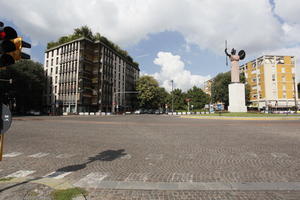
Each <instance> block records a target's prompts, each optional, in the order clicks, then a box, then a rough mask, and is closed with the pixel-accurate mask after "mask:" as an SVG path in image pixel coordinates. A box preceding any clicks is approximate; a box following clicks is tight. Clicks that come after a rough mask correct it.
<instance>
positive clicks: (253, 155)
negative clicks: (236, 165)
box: [245, 152, 258, 158]
mask: <svg viewBox="0 0 300 200" xmlns="http://www.w3.org/2000/svg"><path fill="white" fill-rule="evenodd" d="M245 155H246V157H253V158H258V155H257V154H256V153H253V152H247V153H245Z"/></svg>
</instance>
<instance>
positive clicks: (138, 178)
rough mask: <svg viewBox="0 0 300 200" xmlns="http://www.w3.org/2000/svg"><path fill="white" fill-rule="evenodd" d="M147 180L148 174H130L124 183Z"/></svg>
mask: <svg viewBox="0 0 300 200" xmlns="http://www.w3.org/2000/svg"><path fill="white" fill-rule="evenodd" d="M147 180H148V173H130V174H129V176H128V177H127V178H126V179H125V180H124V181H143V182H146V181H147Z"/></svg>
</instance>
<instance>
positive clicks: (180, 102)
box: [168, 88, 187, 111]
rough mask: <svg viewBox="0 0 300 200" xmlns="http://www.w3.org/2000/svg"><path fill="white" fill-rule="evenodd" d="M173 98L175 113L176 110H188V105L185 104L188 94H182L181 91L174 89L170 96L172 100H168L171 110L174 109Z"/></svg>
mask: <svg viewBox="0 0 300 200" xmlns="http://www.w3.org/2000/svg"><path fill="white" fill-rule="evenodd" d="M172 97H173V102H174V111H176V110H186V108H187V105H186V102H185V98H186V93H184V92H182V90H181V89H178V88H176V89H174V90H173V92H171V94H170V97H169V98H170V99H169V100H168V102H169V105H170V109H172Z"/></svg>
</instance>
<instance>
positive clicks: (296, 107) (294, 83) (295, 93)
mask: <svg viewBox="0 0 300 200" xmlns="http://www.w3.org/2000/svg"><path fill="white" fill-rule="evenodd" d="M293 85H294V100H295V110H296V113H297V111H298V103H297V92H296V89H297V88H296V81H295V76H293Z"/></svg>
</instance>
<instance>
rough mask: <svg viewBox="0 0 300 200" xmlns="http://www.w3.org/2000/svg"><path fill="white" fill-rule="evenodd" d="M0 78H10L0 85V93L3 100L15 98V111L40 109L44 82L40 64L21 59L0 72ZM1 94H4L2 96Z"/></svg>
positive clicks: (22, 111) (24, 111) (44, 78)
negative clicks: (10, 81) (8, 81)
mask: <svg viewBox="0 0 300 200" xmlns="http://www.w3.org/2000/svg"><path fill="white" fill-rule="evenodd" d="M0 78H2V79H12V80H13V82H12V84H11V85H9V84H8V83H7V84H6V83H5V84H2V83H1V85H0V94H1V98H2V99H3V101H4V102H8V101H9V99H10V100H11V99H15V102H16V110H15V111H16V112H18V113H26V112H27V111H29V110H41V109H42V97H43V89H44V86H45V82H46V77H45V75H44V70H43V67H42V64H40V63H37V62H33V61H31V60H21V61H19V62H17V63H16V64H14V65H11V66H9V67H7V69H6V70H2V71H1V72H0ZM2 94H5V95H4V96H3V95H2Z"/></svg>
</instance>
